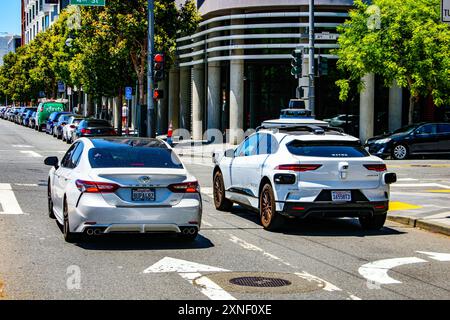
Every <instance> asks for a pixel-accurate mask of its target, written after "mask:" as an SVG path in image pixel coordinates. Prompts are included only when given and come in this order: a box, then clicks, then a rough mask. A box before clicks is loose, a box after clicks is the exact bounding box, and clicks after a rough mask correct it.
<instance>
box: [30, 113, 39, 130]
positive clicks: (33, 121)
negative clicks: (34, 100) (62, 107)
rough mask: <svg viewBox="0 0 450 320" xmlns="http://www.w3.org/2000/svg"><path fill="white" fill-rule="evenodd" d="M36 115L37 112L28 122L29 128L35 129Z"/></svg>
mask: <svg viewBox="0 0 450 320" xmlns="http://www.w3.org/2000/svg"><path fill="white" fill-rule="evenodd" d="M36 114H37V111H34V112H33V113H32V114H31V116H30V119H29V121H28V127H30V128H32V129H34V127H35V126H36Z"/></svg>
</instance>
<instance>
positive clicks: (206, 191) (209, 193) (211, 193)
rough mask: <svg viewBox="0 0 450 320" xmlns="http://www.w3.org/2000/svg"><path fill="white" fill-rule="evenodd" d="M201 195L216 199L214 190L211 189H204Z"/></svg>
mask: <svg viewBox="0 0 450 320" xmlns="http://www.w3.org/2000/svg"><path fill="white" fill-rule="evenodd" d="M200 191H201V193H202V194H203V195H205V196H207V197H210V198H213V197H214V189H213V188H210V187H202V188H201V189H200Z"/></svg>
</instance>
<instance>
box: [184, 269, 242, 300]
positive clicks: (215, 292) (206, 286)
mask: <svg viewBox="0 0 450 320" xmlns="http://www.w3.org/2000/svg"><path fill="white" fill-rule="evenodd" d="M180 276H181V277H182V278H183V279H186V280H187V281H189V282H190V283H191V284H192V285H193V286H195V287H197V288H199V289H200V292H201V293H203V294H204V295H205V296H207V297H208V298H209V299H211V300H236V298H235V297H233V296H232V295H231V294H229V293H228V292H226V291H225V290H224V289H222V287H220V286H219V285H217V284H216V283H215V282H214V281H212V280H211V279H209V278H208V277H205V276H202V275H201V274H200V273H180Z"/></svg>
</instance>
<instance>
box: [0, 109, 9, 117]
mask: <svg viewBox="0 0 450 320" xmlns="http://www.w3.org/2000/svg"><path fill="white" fill-rule="evenodd" d="M7 110H8V107H0V118H3V115H4V114H5V112H6V111H7Z"/></svg>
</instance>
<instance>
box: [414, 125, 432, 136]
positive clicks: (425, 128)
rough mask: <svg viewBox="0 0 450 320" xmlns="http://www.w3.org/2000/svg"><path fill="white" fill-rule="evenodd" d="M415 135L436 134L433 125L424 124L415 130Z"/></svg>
mask: <svg viewBox="0 0 450 320" xmlns="http://www.w3.org/2000/svg"><path fill="white" fill-rule="evenodd" d="M416 132H417V134H436V125H435V124H426V125H423V126H421V127H420V128H419V129H417V131H416Z"/></svg>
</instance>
